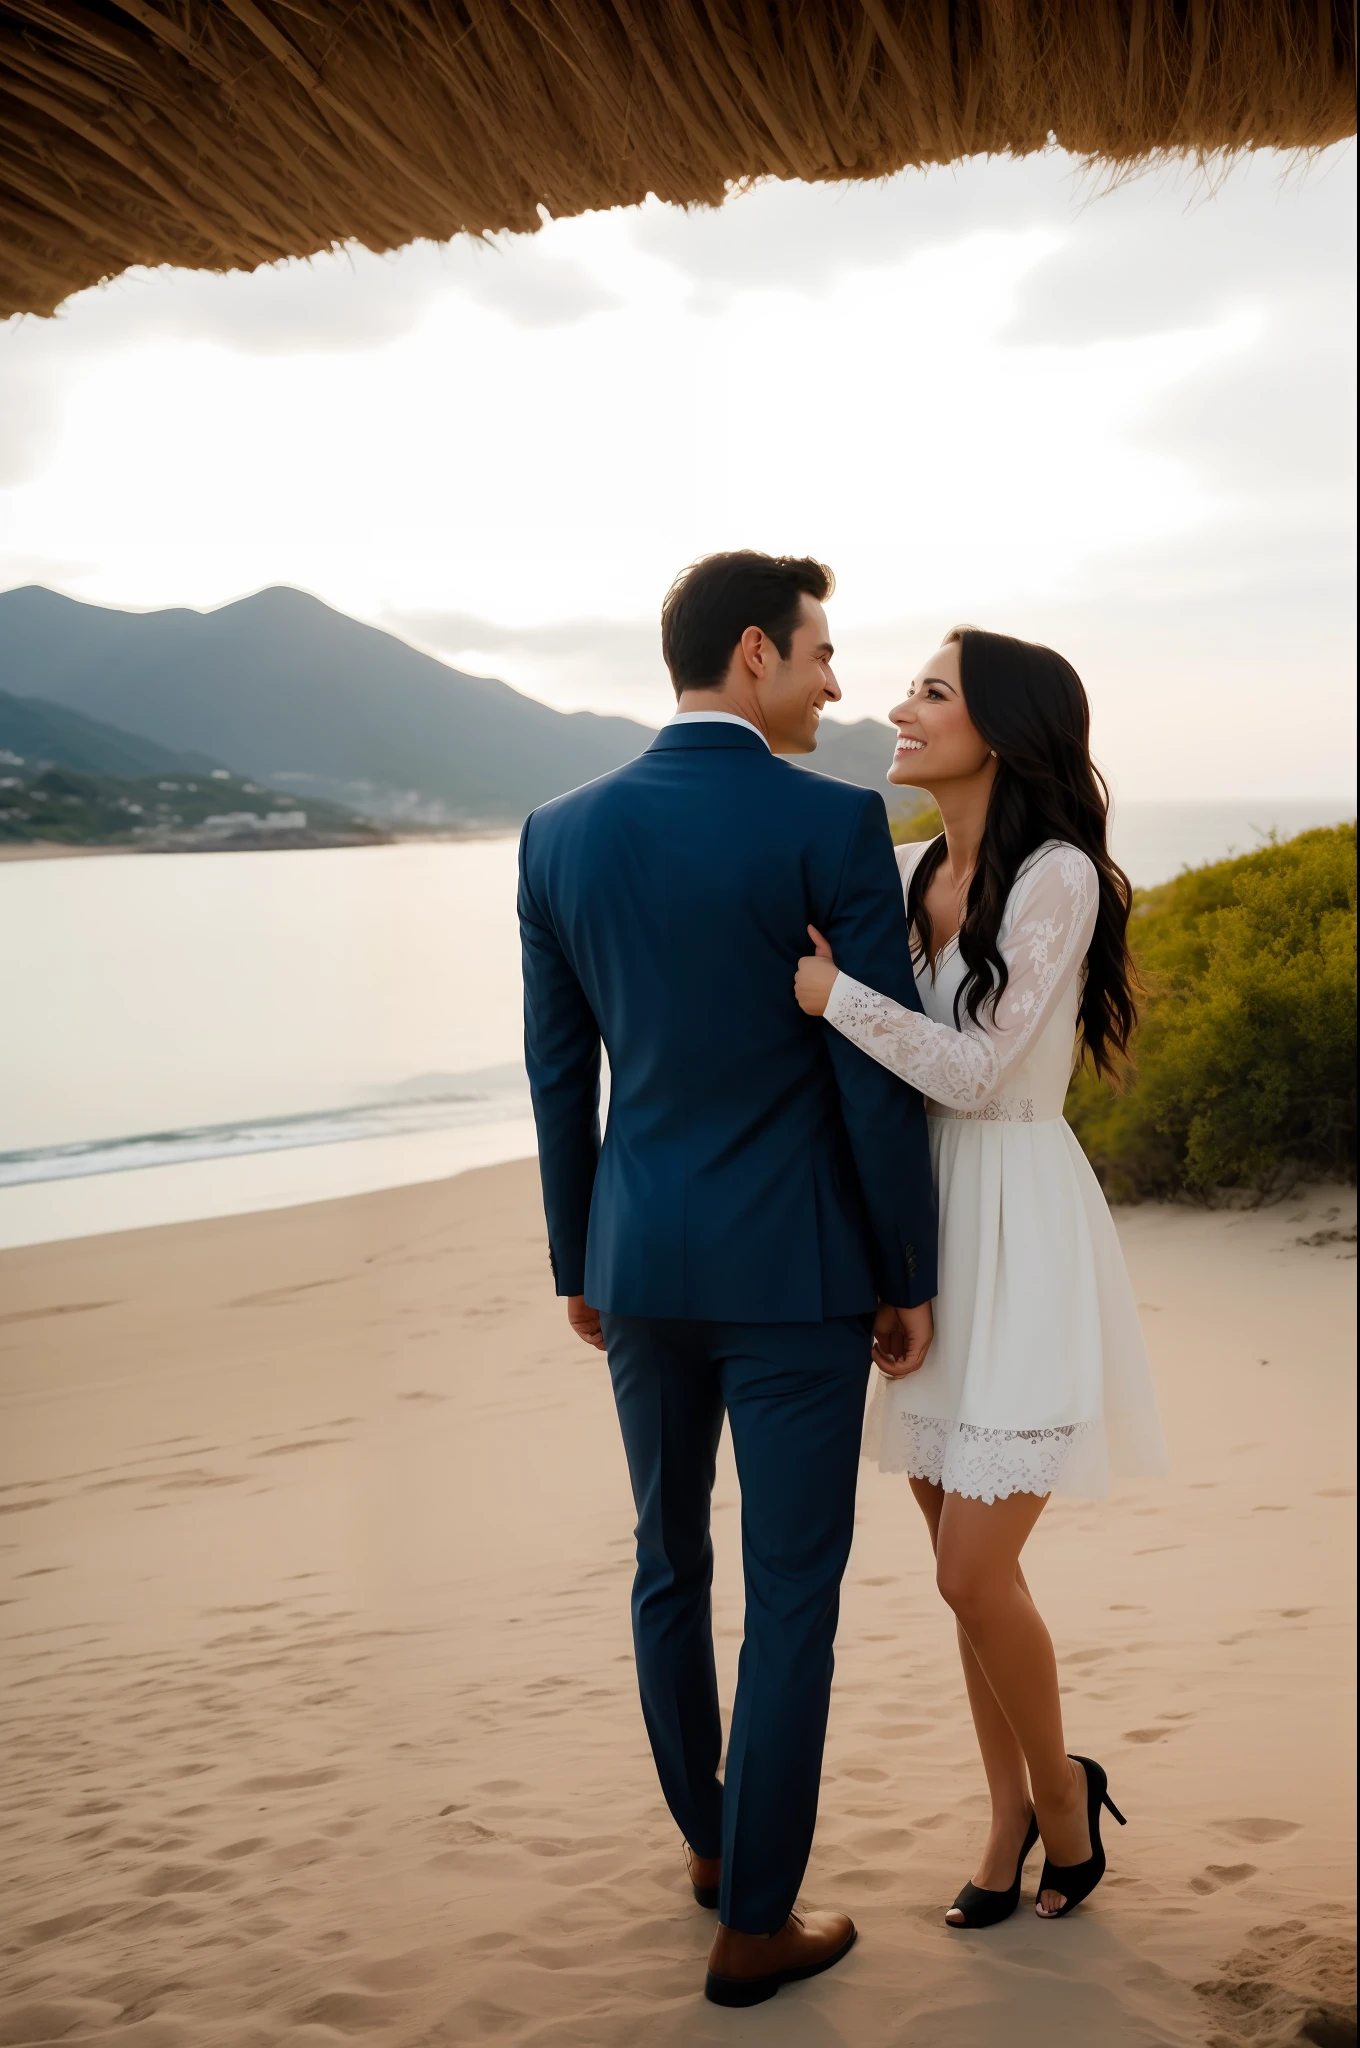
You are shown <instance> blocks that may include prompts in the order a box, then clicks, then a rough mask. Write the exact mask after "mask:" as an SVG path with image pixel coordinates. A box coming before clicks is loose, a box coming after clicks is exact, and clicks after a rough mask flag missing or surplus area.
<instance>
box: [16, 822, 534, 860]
mask: <svg viewBox="0 0 1360 2048" xmlns="http://www.w3.org/2000/svg"><path fill="white" fill-rule="evenodd" d="M518 831H519V823H511V824H505V825H469V826H468V827H467V829H466V830H465V831H464V830H460V829H458V828H455V827H452V826H448V827H445V826H441V827H440V828H439V829H438V830H437V831H430V832H388V831H375V832H372V833H365V834H364V836H363V837H362V838H359V837H355V838H350V837H349V836H348V835H345V834H341V833H323V832H318V833H316V834H315V835H312V834H308V833H296V832H294V833H283V832H259V833H252V834H251V835H250V836H249V837H242V838H238V839H213V840H199V841H192V842H191V841H189V840H183V841H177V842H176V843H174V844H172V845H163V846H128V845H124V844H121V843H120V844H117V845H110V846H87V845H79V846H72V845H67V844H66V842H65V841H63V840H56V839H25V840H20V841H10V842H3V843H0V862H6V861H28V860H72V859H74V860H80V859H93V858H96V857H99V858H105V859H107V858H109V857H110V856H113V855H123V854H137V855H156V854H165V853H331V852H335V851H337V850H338V849H341V848H343V849H345V850H346V851H354V850H358V849H367V848H369V847H379V846H429V845H441V846H442V845H462V844H464V843H465V842H466V841H468V840H471V839H509V838H511V837H513V835H514V834H515V833H517V832H518Z"/></svg>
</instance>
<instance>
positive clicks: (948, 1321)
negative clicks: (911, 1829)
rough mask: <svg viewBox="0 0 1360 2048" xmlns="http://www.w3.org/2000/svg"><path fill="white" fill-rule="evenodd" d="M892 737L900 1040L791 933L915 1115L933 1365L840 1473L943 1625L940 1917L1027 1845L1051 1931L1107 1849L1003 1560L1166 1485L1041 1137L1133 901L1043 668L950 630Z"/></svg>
mask: <svg viewBox="0 0 1360 2048" xmlns="http://www.w3.org/2000/svg"><path fill="white" fill-rule="evenodd" d="M890 716H891V718H892V722H893V724H894V725H895V726H896V727H897V733H898V739H897V748H896V752H895V754H894V757H893V764H892V767H891V769H890V770H889V775H888V780H889V781H890V782H894V783H906V784H911V785H914V786H916V787H918V788H921V789H925V790H928V791H929V792H930V793H931V795H932V796H933V797H934V798H935V800H936V802H937V804H938V805H939V808H940V814H941V817H942V819H943V821H944V828H945V829H944V834H943V837H941V838H937V839H934V840H932V841H931V842H930V843H929V844H927V845H913V846H904V847H901V848H899V849H898V863H899V866H900V868H901V872H902V885H903V891H904V894H905V898H906V911H907V918H908V922H909V924H910V926H911V930H912V944H913V952H914V955H915V959H916V979H917V987H918V990H919V993H920V997H921V1003H922V1007H923V1010H924V1012H925V1014H924V1015H919V1014H918V1013H917V1012H915V1011H914V1010H908V1009H905V1008H903V1007H902V1006H901V1005H900V1004H898V1003H895V1002H893V1001H891V1000H890V999H889V998H888V997H886V996H883V995H880V994H878V993H877V992H876V991H875V990H873V989H870V988H866V987H865V986H864V985H863V984H862V983H860V982H857V981H854V980H852V979H851V978H850V977H849V976H848V975H844V974H840V973H838V971H837V969H836V965H835V962H834V960H833V959H832V958H831V954H830V950H829V948H828V947H827V945H826V943H825V941H824V940H823V939H822V938H821V935H820V934H819V933H817V932H816V931H812V932H811V936H812V939H813V942H814V945H815V946H816V953H815V954H814V955H812V956H810V957H809V958H807V959H805V960H803V961H802V962H800V964H799V969H798V979H797V986H796V994H797V998H798V1001H799V1003H800V1005H801V1006H802V1008H803V1009H804V1010H805V1011H807V1012H808V1013H809V1014H811V1015H814V1016H817V1015H820V1016H824V1017H825V1018H826V1021H827V1023H828V1024H830V1025H832V1026H833V1027H834V1028H835V1029H836V1030H837V1031H840V1032H842V1033H843V1034H844V1035H845V1036H846V1037H847V1038H850V1039H851V1040H853V1041H854V1043H855V1044H857V1045H859V1046H861V1047H862V1048H863V1050H864V1051H865V1052H866V1053H868V1054H869V1055H870V1056H871V1057H872V1058H874V1059H876V1060H878V1061H879V1062H881V1064H882V1065H884V1066H885V1067H887V1068H889V1069H890V1070H891V1071H892V1072H893V1073H895V1074H899V1075H900V1076H901V1078H902V1079H903V1080H904V1081H906V1082H909V1083H910V1085H911V1086H912V1087H914V1088H919V1089H920V1090H921V1092H922V1094H923V1095H925V1096H926V1098H927V1104H926V1106H927V1109H928V1111H929V1113H930V1132H931V1150H932V1155H933V1158H934V1161H935V1170H936V1176H937V1180H938V1185H939V1205H940V1291H939V1295H938V1297H937V1299H936V1302H935V1338H934V1343H933V1346H932V1348H931V1350H930V1352H929V1354H928V1356H927V1358H926V1360H925V1363H924V1364H923V1365H922V1366H921V1367H920V1368H919V1370H917V1371H915V1372H914V1373H912V1375H911V1377H907V1376H906V1374H905V1372H904V1369H903V1364H902V1361H901V1360H900V1358H898V1357H895V1356H894V1351H895V1350H898V1349H900V1347H896V1346H894V1344H893V1343H892V1341H891V1337H890V1336H888V1337H886V1338H884V1339H883V1340H881V1341H880V1343H879V1344H878V1345H876V1347H875V1357H876V1359H877V1361H878V1364H879V1367H880V1377H879V1379H878V1380H877V1383H876V1385H875V1389H874V1393H873V1395H872V1397H871V1401H870V1407H869V1414H868V1417H867V1421H866V1430H865V1452H866V1455H867V1456H870V1457H874V1458H876V1459H877V1461H878V1463H879V1465H880V1467H881V1468H882V1469H883V1470H885V1471H890V1472H905V1473H906V1474H907V1475H908V1477H909V1479H910V1483H911V1488H912V1492H913V1493H914V1494H915V1496H916V1499H917V1501H918V1502H919V1504H920V1507H921V1510H922V1512H923V1514H924V1516H925V1519H926V1522H927V1524H928V1526H929V1529H930V1534H931V1539H932V1541H933V1543H934V1546H935V1554H936V1570H937V1578H938V1583H939V1588H940V1591H941V1593H942V1594H943V1596H944V1598H945V1600H946V1601H947V1602H948V1603H949V1605H950V1606H951V1607H952V1608H953V1610H954V1613H955V1615H956V1617H957V1620H958V1633H959V1650H960V1654H961V1656H962V1659H963V1668H964V1676H965V1679H966V1681H967V1687H968V1697H969V1702H970V1704H971V1707H972V1712H973V1721H974V1725H975V1727H976V1729H977V1736H978V1743H979V1747H980V1748H981V1751H982V1761H983V1766H984V1768H985V1771H986V1774H987V1783H988V1787H989V1789H990V1792H991V1799H992V1822H991V1830H990V1833H989V1835H988V1838H987V1844H986V1847H985V1849H984V1851H983V1854H982V1859H981V1862H980V1864H979V1866H978V1869H977V1871H976V1873H975V1875H974V1879H973V1881H972V1883H970V1884H968V1885H965V1887H964V1889H963V1890H962V1891H961V1892H960V1894H959V1896H958V1899H957V1900H956V1902H955V1904H954V1906H953V1907H952V1908H951V1909H950V1911H949V1913H948V1914H947V1916H946V1917H947V1919H948V1920H949V1922H950V1924H951V1925H953V1926H958V1927H980V1926H990V1925H992V1924H994V1923H995V1922H996V1921H998V1920H1002V1919H1005V1918H1007V1917H1008V1916H1009V1915H1010V1914H1011V1913H1013V1912H1014V1911H1015V1908H1016V1906H1017V1905H1018V1903H1019V1898H1020V1881H1021V1875H1022V1873H1023V1869H1024V1863H1025V1859H1026V1857H1027V1856H1028V1855H1029V1853H1030V1850H1031V1849H1032V1848H1033V1847H1034V1844H1035V1842H1036V1841H1037V1840H1038V1839H1039V1838H1040V1837H1042V1840H1043V1843H1044V1849H1045V1854H1046V1860H1045V1864H1044V1870H1043V1875H1042V1877H1041V1879H1040V1890H1039V1898H1038V1903H1037V1910H1038V1912H1039V1914H1040V1915H1041V1916H1042V1917H1045V1918H1059V1917H1061V1916H1062V1915H1063V1914H1065V1913H1068V1912H1070V1911H1071V1910H1072V1909H1073V1907H1074V1906H1076V1905H1079V1904H1080V1902H1081V1900H1082V1899H1083V1898H1085V1897H1086V1896H1087V1895H1088V1894H1089V1893H1090V1892H1091V1891H1093V1890H1094V1888H1095V1886H1096V1884H1098V1883H1099V1881H1100V1878H1101V1876H1102V1875H1103V1874H1104V1868H1105V1859H1104V1851H1103V1849H1102V1847H1101V1842H1100V1814H1101V1807H1102V1804H1103V1805H1105V1806H1107V1807H1109V1809H1110V1811H1111V1812H1114V1813H1115V1814H1116V1818H1117V1819H1120V1820H1121V1821H1122V1815H1119V1814H1118V1813H1117V1810H1116V1809H1115V1808H1114V1806H1113V1803H1112V1801H1111V1800H1110V1798H1109V1794H1108V1788H1107V1783H1106V1777H1105V1773H1104V1771H1103V1770H1102V1769H1101V1767H1100V1766H1099V1765H1098V1764H1096V1763H1093V1762H1092V1761H1091V1760H1090V1759H1089V1758H1085V1757H1076V1756H1069V1755H1068V1753H1067V1748H1066V1742H1065V1739H1064V1735H1063V1725H1062V1709H1061V1706H1060V1704H1059V1699H1058V1673H1057V1666H1056V1663H1055V1660H1054V1654H1053V1645H1052V1642H1051V1640H1050V1637H1049V1634H1048V1630H1047V1628H1046V1627H1045V1626H1044V1622H1043V1620H1042V1618H1041V1616H1040V1614H1039V1612H1038V1609H1037V1608H1036V1607H1035V1605H1034V1603H1033V1601H1032V1599H1031V1598H1030V1594H1029V1589H1028V1587H1027V1586H1026V1583H1025V1578H1024V1574H1023V1572H1022V1571H1021V1569H1020V1552H1021V1550H1022V1549H1023V1547H1024V1544H1025V1541H1026V1539H1027V1538H1028V1536H1029V1534H1030V1532H1031V1530H1032V1529H1033V1528H1034V1526H1035V1524H1036V1522H1037V1521H1038V1519H1039V1516H1040V1514H1041V1513H1042V1511H1043V1508H1044V1505H1045V1503H1046V1501H1047V1499H1048V1497H1049V1495H1050V1494H1052V1493H1065V1494H1066V1493H1070V1494H1078V1495H1082V1496H1085V1497H1087V1498H1100V1497H1103V1496H1104V1494H1105V1493H1106V1492H1107V1490H1108V1485H1109V1479H1110V1475H1111V1474H1112V1473H1135V1472H1140V1473H1149V1472H1160V1471H1161V1470H1163V1469H1164V1450H1163V1444H1162V1433H1161V1426H1160V1423H1159V1421H1158V1417H1157V1408H1156V1402H1155V1399H1154V1396H1153V1391H1152V1383H1151V1378H1150V1375H1149V1372H1148V1364H1147V1354H1146V1351H1145V1349H1144V1345H1143V1339H1142V1333H1141V1331H1140V1328H1139V1324H1138V1315H1137V1310H1136V1307H1135V1304H1134V1300H1133V1295H1132V1291H1131V1289H1130V1287H1129V1282H1128V1277H1127V1274H1126V1273H1125V1270H1124V1263H1123V1257H1122V1254H1121V1252H1120V1249H1119V1243H1118V1239H1117V1238H1116V1236H1115V1230H1114V1225H1113V1222H1112V1221H1111V1218H1110V1213H1109V1210H1108V1209H1107V1208H1106V1206H1105V1201H1104V1197H1103V1196H1102V1194H1101V1191H1100V1187H1099V1184H1098V1182H1097V1181H1096V1178H1095V1175H1094V1174H1093V1173H1092V1171H1091V1168H1090V1166H1089V1165H1088V1163H1087V1161H1086V1158H1085V1156H1084V1154H1083V1153H1082V1150H1081V1148H1080V1146H1079V1145H1078V1143H1077V1141H1076V1139H1075V1137H1074V1136H1073V1134H1072V1132H1071V1131H1070V1129H1069V1128H1068V1126H1067V1124H1066V1123H1065V1122H1064V1121H1063V1114H1062V1111H1063V1103H1064V1100H1065V1097H1066V1094H1067V1085H1068V1082H1069V1080H1070V1078H1071V1074H1072V1068H1073V1064H1074V1058H1075V1055H1076V1053H1077V1050H1078V1048H1080V1050H1081V1051H1082V1052H1084V1055H1085V1057H1086V1058H1088V1059H1090V1060H1091V1061H1092V1062H1093V1064H1094V1066H1095V1067H1096V1069H1097V1071H1099V1072H1103V1073H1108V1072H1109V1071H1110V1069H1111V1067H1112V1065H1113V1064H1114V1062H1115V1061H1116V1060H1117V1058H1118V1055H1119V1054H1120V1053H1121V1052H1122V1051H1123V1050H1124V1049H1125V1047H1126V1046H1127V1043H1128V1039H1129V1034H1130V1032H1131V1030H1132V1027H1133V1023H1134V1019H1135V1012H1134V1004H1133V996H1132V989H1131V984H1132V970H1131V965H1130V961H1129V956H1128V951H1127V945H1126V941H1125V932H1126V927H1127V924H1128V917H1129V907H1130V900H1131V890H1130V887H1129V884H1128V881H1127V880H1126V878H1125V877H1124V875H1123V874H1121V873H1120V871H1119V869H1118V868H1117V867H1116V866H1115V865H1114V863H1113V861H1112V860H1111V858H1110V855H1109V851H1108V849H1107V846H1106V816H1107V810H1108V799H1107V793H1106V790H1105V786H1104V783H1103V782H1102V781H1101V778H1100V776H1099V774H1098V772H1097V770H1096V769H1095V767H1094V765H1093V763H1092V761H1091V757H1090V751H1089V745H1088V731H1089V712H1088V707H1087V702H1086V694H1085V691H1084V690H1083V688H1082V685H1081V682H1080V679H1079V678H1078V676H1077V675H1076V673H1075V671H1074V670H1073V669H1072V668H1071V667H1070V666H1069V664H1068V663H1067V662H1065V661H1064V660H1063V659H1062V657H1061V656H1060V655H1057V654H1054V653H1053V652H1052V651H1051V650H1050V649H1048V648H1044V647H1036V646H1032V645H1030V644H1029V643H1028V642H1026V641H1021V640H1012V639H1009V638H1006V637H1005V636H1003V635H1001V634H995V633H984V632H980V631H979V630H977V629H976V628H974V627H962V628H959V629H958V630H957V631H955V632H953V633H951V634H950V635H949V636H948V638H947V639H946V641H945V644H944V645H943V646H942V647H941V649H940V650H939V652H938V653H937V654H935V655H934V656H932V658H931V659H930V661H928V662H927V663H926V665H925V667H924V668H923V669H922V670H921V672H920V674H919V675H918V676H917V678H916V680H915V682H914V683H913V685H912V690H911V694H910V696H909V697H908V698H907V700H906V702H905V703H903V704H901V705H899V706H898V708H897V709H896V710H895V711H893V712H892V713H891V714H890ZM810 929H811V928H810ZM880 1327H882V1318H880Z"/></svg>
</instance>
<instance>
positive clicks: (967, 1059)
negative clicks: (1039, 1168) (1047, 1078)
mask: <svg viewBox="0 0 1360 2048" xmlns="http://www.w3.org/2000/svg"><path fill="white" fill-rule="evenodd" d="M1099 904H1100V897H1099V890H1098V884H1097V878H1096V871H1095V868H1094V867H1093V866H1092V864H1091V862H1090V861H1089V860H1088V859H1087V858H1086V855H1085V854H1084V853H1081V852H1079V851H1078V849H1077V848H1076V847H1075V846H1063V845H1056V846H1051V847H1045V848H1044V849H1043V850H1042V852H1040V853H1039V854H1037V855H1036V856H1035V858H1034V859H1033V860H1032V861H1031V862H1030V864H1029V866H1028V867H1027V868H1025V869H1024V870H1023V871H1022V872H1021V874H1020V875H1019V876H1018V877H1017V879H1016V883H1015V886H1014V888H1013V889H1012V890H1011V895H1010V901H1009V902H1008V903H1007V905H1006V911H1005V915H1004V916H1003V918H1002V920H1001V931H1000V933H999V935H998V950H999V951H1000V954H1001V957H1002V959H1003V960H1004V961H1005V963H1006V966H1007V969H1008V971H1009V974H1010V979H1009V981H1008V982H1007V984H1006V990H1005V994H1004V995H1003V996H1002V998H1001V1000H1000V1002H999V1003H997V1004H995V1005H991V1004H984V1005H983V1009H982V1015H981V1021H980V1022H978V1023H976V1024H975V1023H974V1022H973V1021H972V1019H971V1018H970V1017H969V1015H968V1013H967V1011H966V1010H965V1011H964V1012H963V1020H962V1024H961V1026H960V1028H959V1029H958V1030H957V1031H956V1030H955V1029H954V1027H953V1026H952V1025H950V1024H937V1023H935V1022H934V1021H933V1019H931V1018H929V1017H921V1016H918V1015H917V1013H916V1012H915V1011H914V1010H908V1009H905V1008H904V1007H903V1006H902V1004H900V1003H895V1002H893V1001H891V1000H890V998H889V997H887V996H883V995H879V994H878V992H877V990H875V989H871V988H866V987H865V985H864V983H863V982H860V981H855V980H853V979H852V977H851V976H850V975H848V974H840V975H838V976H837V977H836V981H835V984H834V986H833V987H832V990H831V996H830V1000H829V1001H828V1003H827V1006H826V1021H827V1023H828V1024H830V1025H832V1026H834V1028H835V1029H836V1030H837V1031H839V1032H840V1033H841V1034H842V1036H843V1037H845V1038H848V1039H850V1040H852V1042H853V1043H854V1044H855V1045H857V1046H859V1047H860V1049H861V1050H862V1051H863V1052H867V1053H868V1054H869V1055H870V1057H871V1058H872V1059H876V1060H877V1061H878V1062H879V1065H880V1066H884V1067H888V1068H889V1069H890V1070H891V1071H892V1072H893V1073H894V1074H897V1075H899V1076H900V1078H901V1079H902V1080H904V1081H908V1082H910V1084H911V1086H912V1087H913V1088H919V1089H920V1091H921V1093H922V1094H923V1095H928V1096H930V1098H931V1100H932V1101H934V1102H941V1103H944V1104H945V1105H946V1106H947V1107H949V1108H951V1109H982V1108H984V1107H985V1106H986V1104H987V1103H988V1102H990V1101H991V1099H992V1097H993V1096H994V1095H997V1094H999V1092H1000V1090H1001V1084H1002V1082H1003V1080H1004V1079H1005V1077H1006V1074H1007V1073H1008V1071H1009V1070H1010V1069H1011V1068H1012V1067H1013V1066H1015V1065H1016V1063H1017V1062H1018V1061H1020V1060H1022V1059H1023V1058H1024V1056H1025V1051H1026V1049H1027V1047H1028V1046H1029V1044H1030V1041H1031V1040H1032V1039H1033V1037H1034V1035H1035V1033H1036V1032H1037V1031H1038V1030H1039V1029H1040V1027H1041V1026H1042V1025H1043V1023H1044V1021H1045V1019H1046V1018H1047V1017H1048V1015H1049V1012H1050V1011H1051V1010H1052V1008H1053V1005H1054V1003H1055V1002H1057V1000H1058V998H1059V997H1060V996H1061V995H1062V994H1063V992H1064V991H1065V990H1066V989H1067V988H1068V987H1069V986H1070V985H1071V982H1072V978H1073V976H1074V975H1075V974H1076V973H1077V972H1078V971H1079V969H1080V967H1081V963H1082V961H1083V960H1084V959H1085V958H1086V950H1087V948H1088V946H1089V945H1090V943H1091V935H1092V933H1093V932H1094V931H1095V926H1096V913H1097V911H1098V909H1099Z"/></svg>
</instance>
